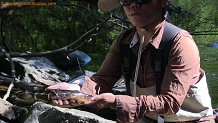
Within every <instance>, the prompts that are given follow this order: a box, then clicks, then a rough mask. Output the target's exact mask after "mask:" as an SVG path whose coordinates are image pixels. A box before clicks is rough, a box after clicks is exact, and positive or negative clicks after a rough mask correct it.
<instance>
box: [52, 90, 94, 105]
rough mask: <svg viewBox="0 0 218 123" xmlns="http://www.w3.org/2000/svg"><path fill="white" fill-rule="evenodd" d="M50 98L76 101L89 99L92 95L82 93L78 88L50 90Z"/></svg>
mask: <svg viewBox="0 0 218 123" xmlns="http://www.w3.org/2000/svg"><path fill="white" fill-rule="evenodd" d="M51 92H52V94H51V99H61V100H76V101H77V102H78V103H84V102H86V101H90V100H91V98H92V95H88V94H84V93H82V92H80V91H78V90H59V89H57V90H51Z"/></svg>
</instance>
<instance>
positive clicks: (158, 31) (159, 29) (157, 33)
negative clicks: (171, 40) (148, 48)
mask: <svg viewBox="0 0 218 123" xmlns="http://www.w3.org/2000/svg"><path fill="white" fill-rule="evenodd" d="M165 22H166V20H164V21H163V22H161V23H160V24H158V25H157V26H156V27H155V29H154V34H153V36H152V38H151V40H150V41H149V43H150V44H152V45H153V46H154V47H155V48H156V49H157V48H158V47H159V45H160V42H161V39H162V36H163V31H164V24H165ZM138 41H139V38H138V36H137V32H136V31H135V34H134V36H133V38H132V41H131V43H130V45H129V47H130V48H132V47H133V46H135V44H136V43H137V42H138Z"/></svg>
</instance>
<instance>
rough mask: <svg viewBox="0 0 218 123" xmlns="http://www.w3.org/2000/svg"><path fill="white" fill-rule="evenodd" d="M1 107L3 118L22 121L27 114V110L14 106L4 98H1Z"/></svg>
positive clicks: (0, 112)
mask: <svg viewBox="0 0 218 123" xmlns="http://www.w3.org/2000/svg"><path fill="white" fill-rule="evenodd" d="M0 107H1V108H0V114H1V116H4V117H7V118H8V119H10V120H14V119H21V118H23V117H24V116H25V115H26V114H27V109H26V108H21V107H18V106H14V105H13V104H11V103H9V102H8V101H5V100H3V99H2V98H0Z"/></svg>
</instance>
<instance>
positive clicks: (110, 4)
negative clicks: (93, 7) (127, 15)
mask: <svg viewBox="0 0 218 123" xmlns="http://www.w3.org/2000/svg"><path fill="white" fill-rule="evenodd" d="M120 5H121V4H120V3H119V1H118V0H99V1H98V8H99V9H100V10H101V11H105V12H109V11H112V10H113V9H115V8H117V7H119V6H120Z"/></svg>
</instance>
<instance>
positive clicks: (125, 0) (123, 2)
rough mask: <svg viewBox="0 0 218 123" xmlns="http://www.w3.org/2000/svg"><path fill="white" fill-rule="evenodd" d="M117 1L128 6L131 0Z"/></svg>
mask: <svg viewBox="0 0 218 123" xmlns="http://www.w3.org/2000/svg"><path fill="white" fill-rule="evenodd" d="M119 2H120V4H121V5H123V6H129V5H131V4H132V2H133V0H119Z"/></svg>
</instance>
